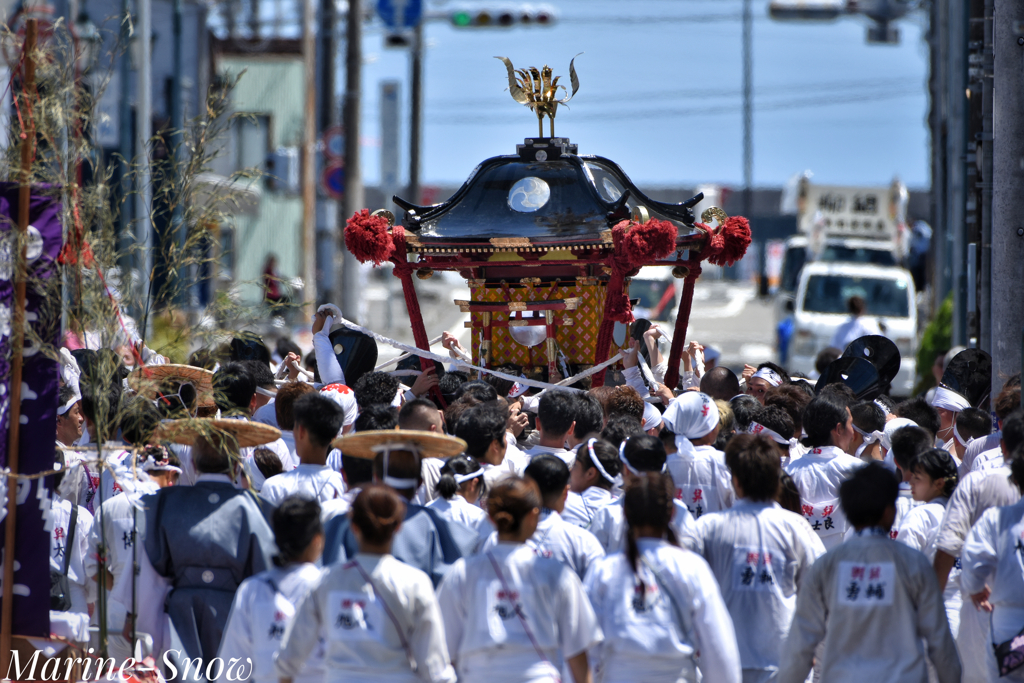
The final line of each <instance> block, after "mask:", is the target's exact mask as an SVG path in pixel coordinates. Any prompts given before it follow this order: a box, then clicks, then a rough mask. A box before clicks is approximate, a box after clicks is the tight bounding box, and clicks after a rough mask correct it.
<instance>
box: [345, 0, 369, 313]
mask: <svg viewBox="0 0 1024 683" xmlns="http://www.w3.org/2000/svg"><path fill="white" fill-rule="evenodd" d="M345 33H346V46H345V110H344V122H345V202H344V210H343V211H342V216H341V217H342V220H348V218H349V216H351V215H352V214H354V213H355V212H356V211H359V210H360V209H362V208H364V207H363V205H364V204H365V201H364V199H363V176H362V169H361V167H360V160H359V136H360V125H359V124H360V121H359V117H360V102H361V99H362V87H363V75H362V69H363V1H362V0H349V3H348V18H347V20H346V21H345ZM341 277H342V283H341V312H342V313H343V314H345V315H346V316H347V317H348V318H349V319H358V312H359V299H360V297H359V262H358V261H357V260H356V257H355V256H353V255H352V252H350V251H349V250H348V247H346V248H345V251H344V266H343V267H342V271H341Z"/></svg>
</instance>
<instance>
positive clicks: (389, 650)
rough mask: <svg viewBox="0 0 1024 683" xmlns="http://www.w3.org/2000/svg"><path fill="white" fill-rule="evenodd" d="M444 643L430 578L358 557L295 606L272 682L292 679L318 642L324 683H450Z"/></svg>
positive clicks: (388, 559) (382, 558)
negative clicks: (321, 649) (322, 645)
mask: <svg viewBox="0 0 1024 683" xmlns="http://www.w3.org/2000/svg"><path fill="white" fill-rule="evenodd" d="M355 563H359V566H360V567H361V568H362V570H363V572H365V573H366V574H367V575H368V576H369V577H370V579H371V580H372V585H371V583H369V582H367V581H366V579H364V578H363V574H362V573H361V572H360V571H359V569H357V568H356V566H355ZM392 617H393V618H394V621H392ZM396 622H397V628H400V629H401V634H402V635H401V636H400V635H399V631H398V630H397V629H396ZM444 636H445V628H444V623H443V622H442V620H441V612H440V610H438V606H437V598H436V597H435V595H434V586H433V584H432V583H431V582H430V577H428V576H427V575H426V574H424V573H423V572H422V571H420V570H419V569H416V568H415V567H410V566H409V565H406V564H403V563H402V562H399V561H398V560H396V559H395V558H394V557H392V556H391V555H370V554H365V553H358V554H356V556H355V557H354V558H353V559H352V560H350V561H349V562H346V563H344V564H336V565H334V566H332V567H330V568H329V569H328V570H327V571H326V572H325V573H324V575H323V577H322V578H321V580H320V583H319V585H318V586H317V587H316V588H314V589H313V590H312V591H311V592H310V593H309V594H307V595H306V598H305V599H304V600H303V601H302V602H301V603H300V605H299V608H298V611H297V613H296V615H295V619H294V620H293V621H292V622H291V624H289V625H288V628H287V630H286V631H285V636H284V643H283V644H282V645H281V650H280V652H279V654H278V657H277V675H278V676H279V677H281V678H294V677H295V676H297V675H298V674H299V673H300V672H301V671H302V670H303V667H304V666H305V665H306V662H307V661H308V658H309V654H310V653H311V652H312V651H313V649H314V648H315V647H316V646H317V644H318V642H319V641H320V640H321V639H322V640H323V641H324V643H325V648H326V650H325V657H324V670H325V672H326V674H325V676H324V678H323V679H322V680H324V681H326V682H327V683H333V682H337V683H349V682H350V681H374V683H414V682H415V683H422V682H423V681H427V682H428V683H454V681H455V672H454V670H453V669H452V667H451V664H450V663H449V657H448V648H447V646H446V644H445V637H444ZM403 637H404V639H405V642H406V643H407V644H408V647H409V650H408V651H406V649H405V647H404V646H403V644H402V639H403ZM410 657H411V658H412V659H414V660H415V664H416V668H417V671H416V672H414V671H413V669H412V664H411V663H410V661H409V659H410Z"/></svg>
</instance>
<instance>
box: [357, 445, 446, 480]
mask: <svg viewBox="0 0 1024 683" xmlns="http://www.w3.org/2000/svg"><path fill="white" fill-rule="evenodd" d="M370 450H371V451H373V452H374V453H383V454H384V477H383V479H384V483H385V484H387V485H388V486H390V487H391V488H393V489H398V490H400V491H404V490H405V489H414V488H416V486H417V485H418V484H419V482H418V481H417V480H415V479H402V478H401V477H392V476H391V475H390V474H388V456H390V455H391V451H409V452H411V453H415V454H416V455H417V456H418V455H419V454H420V449H419V447H418V446H417V445H416V444H414V443H402V442H392V443H381V444H377V445H376V446H373V447H372V448H371V449H370ZM456 481H458V480H456Z"/></svg>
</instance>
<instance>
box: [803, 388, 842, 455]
mask: <svg viewBox="0 0 1024 683" xmlns="http://www.w3.org/2000/svg"><path fill="white" fill-rule="evenodd" d="M829 386H832V385H829ZM848 418H849V411H848V410H847V408H846V402H845V401H841V400H839V399H837V398H834V397H833V395H832V394H826V393H825V392H824V391H822V392H821V394H819V395H818V396H817V397H815V398H814V400H812V401H811V402H810V403H808V404H807V407H806V408H804V414H803V416H802V418H801V422H803V426H804V431H805V432H807V438H806V439H804V441H803V443H804V445H805V446H809V447H811V448H819V447H821V446H827V445H829V442H830V441H831V440H832V430H833V429H835V428H836V425H839V424H843V425H845V424H846V420H847V419H848Z"/></svg>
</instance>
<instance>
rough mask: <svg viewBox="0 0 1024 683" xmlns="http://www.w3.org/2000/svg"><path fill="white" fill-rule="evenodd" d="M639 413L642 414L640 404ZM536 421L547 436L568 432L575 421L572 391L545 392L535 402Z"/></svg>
mask: <svg viewBox="0 0 1024 683" xmlns="http://www.w3.org/2000/svg"><path fill="white" fill-rule="evenodd" d="M634 393H635V392H634ZM640 415H641V416H642V415H643V407H642V406H641V413H640ZM537 421H538V422H540V423H541V424H542V425H543V426H544V432H545V433H547V434H548V435H549V436H558V435H560V434H566V433H568V432H569V429H570V428H571V427H572V423H573V422H575V421H576V400H575V399H574V398H573V396H572V392H571V391H566V390H564V389H562V390H557V389H556V390H552V391H548V392H545V393H544V395H543V396H541V397H540V401H539V402H538V404H537Z"/></svg>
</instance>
